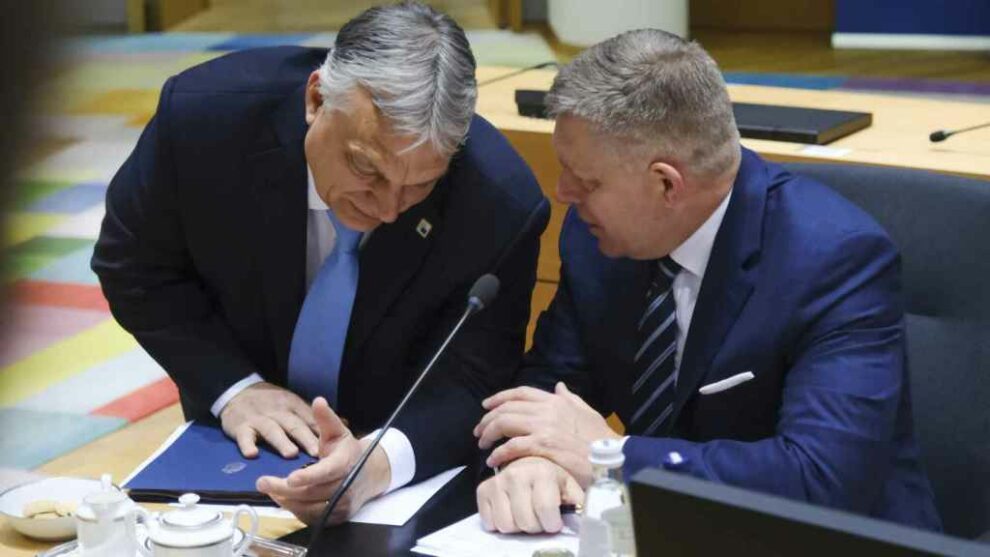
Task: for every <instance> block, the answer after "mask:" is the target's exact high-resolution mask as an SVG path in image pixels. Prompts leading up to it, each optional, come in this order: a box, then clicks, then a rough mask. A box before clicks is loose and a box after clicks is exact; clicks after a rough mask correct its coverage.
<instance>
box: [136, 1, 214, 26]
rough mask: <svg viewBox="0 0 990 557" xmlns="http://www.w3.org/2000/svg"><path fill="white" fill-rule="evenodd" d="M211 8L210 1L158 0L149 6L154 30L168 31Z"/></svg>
mask: <svg viewBox="0 0 990 557" xmlns="http://www.w3.org/2000/svg"><path fill="white" fill-rule="evenodd" d="M209 7H210V2H209V0H157V1H154V2H152V3H150V4H149V11H150V12H151V13H149V17H150V18H151V19H152V21H153V22H154V27H153V28H154V29H160V30H162V31H168V30H169V29H171V28H172V27H175V26H176V25H178V24H179V23H181V22H182V21H183V20H185V19H187V18H189V16H192V15H195V14H197V13H199V12H201V11H203V10H205V9H207V8H209Z"/></svg>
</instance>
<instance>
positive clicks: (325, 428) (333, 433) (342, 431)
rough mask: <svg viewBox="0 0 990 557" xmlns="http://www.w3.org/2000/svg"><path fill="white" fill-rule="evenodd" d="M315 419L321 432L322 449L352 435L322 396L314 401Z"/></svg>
mask: <svg viewBox="0 0 990 557" xmlns="http://www.w3.org/2000/svg"><path fill="white" fill-rule="evenodd" d="M313 418H314V419H315V420H316V427H317V429H319V431H320V448H321V449H325V448H326V445H328V444H330V443H331V442H333V440H334V439H337V438H339V437H341V436H343V435H347V434H348V433H350V431H349V430H348V429H347V426H345V425H344V422H342V421H340V417H339V416H337V414H336V413H335V412H334V411H333V410H332V409H331V408H330V404H328V403H327V400H326V399H325V398H323V397H321V396H319V397H316V399H315V400H314V401H313Z"/></svg>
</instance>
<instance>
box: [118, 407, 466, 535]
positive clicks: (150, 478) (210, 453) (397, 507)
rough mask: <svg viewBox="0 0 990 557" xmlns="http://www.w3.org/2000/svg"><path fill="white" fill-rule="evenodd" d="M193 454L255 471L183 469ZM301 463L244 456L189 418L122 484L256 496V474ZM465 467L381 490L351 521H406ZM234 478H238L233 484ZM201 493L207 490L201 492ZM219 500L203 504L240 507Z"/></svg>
mask: <svg viewBox="0 0 990 557" xmlns="http://www.w3.org/2000/svg"><path fill="white" fill-rule="evenodd" d="M192 434H197V436H196V437H193V436H191V435H192ZM183 439H184V440H185V441H184V442H185V443H186V445H185V446H184V448H181V449H180V448H178V445H177V443H182V442H183V441H181V440H183ZM190 459H195V460H197V461H198V464H199V465H200V466H199V467H198V468H209V467H212V468H216V469H218V470H219V469H223V468H230V467H231V464H230V463H233V464H238V463H241V464H243V465H242V466H238V467H236V469H233V468H232V469H233V470H234V472H240V473H242V474H243V473H247V472H248V471H249V470H254V472H253V474H252V475H250V476H247V477H242V478H239V479H237V480H234V479H233V478H230V477H229V476H228V477H225V475H223V474H214V475H212V476H205V479H204V478H200V477H189V476H187V475H186V474H183V473H182V471H183V469H186V468H189V467H187V466H183V465H184V464H185V463H187V462H189V460H190ZM213 461H216V462H213ZM208 463H212V464H213V466H207V464H208ZM224 463H227V465H226V466H222V465H223V464H224ZM251 467H254V468H251ZM297 467H298V466H296V465H295V464H293V463H292V462H291V461H285V460H283V459H281V457H278V456H277V455H274V454H272V455H267V460H266V459H263V458H259V459H254V460H247V459H242V457H241V456H240V453H239V452H238V450H237V446H236V444H235V443H234V442H233V441H231V440H229V439H227V438H226V437H225V436H224V435H223V434H222V433H220V432H219V431H213V430H212V428H203V427H199V428H198V429H197V426H194V425H192V422H189V423H187V424H185V425H183V426H180V427H179V428H177V429H176V430H175V431H174V432H173V433H172V435H171V436H169V438H168V439H166V440H165V442H164V443H163V444H162V446H161V447H159V449H158V450H157V451H156V452H155V453H154V454H153V455H151V457H149V458H148V460H146V461H145V462H144V463H143V464H142V465H141V466H139V467H138V468H137V469H136V470H135V471H134V472H133V473H132V474H131V475H130V476H129V477H128V478H127V479H126V480H125V481H124V487H131V488H132V487H134V486H133V485H132V483H139V482H140V481H142V480H143V481H144V484H147V485H148V486H149V487H151V488H159V489H162V490H163V492H167V493H172V497H176V496H177V495H176V494H178V493H182V492H183V491H193V492H195V491H196V490H197V489H210V488H212V489H218V487H217V486H219V488H220V489H223V488H232V489H233V491H237V490H240V491H243V492H245V493H248V494H249V495H250V493H251V492H253V493H255V496H254V497H255V499H257V498H261V494H258V493H256V492H254V481H255V480H256V479H257V476H258V475H264V474H271V475H278V476H281V475H285V474H286V473H288V471H291V470H294V469H296V468H297ZM463 469H464V467H463V466H461V467H458V468H453V469H451V470H447V471H446V472H442V473H440V474H438V475H436V476H434V477H433V478H430V479H428V480H426V481H423V482H420V483H418V484H415V485H410V486H407V487H404V488H401V489H397V490H395V491H393V492H392V493H389V494H388V495H383V496H382V497H379V498H377V499H375V500H373V501H370V502H368V503H367V504H366V505H365V506H364V507H363V508H362V509H361V510H360V511H359V512H358V513H357V514H356V515H354V517H352V518H351V522H364V523H368V524H386V525H390V526H402V525H403V524H405V523H406V522H407V521H408V520H409V519H410V518H412V517H413V515H415V514H416V512H417V511H418V510H419V509H420V508H422V506H423V505H425V504H426V502H427V501H429V500H430V498H431V497H433V496H434V495H435V494H436V493H437V492H438V491H440V488H442V487H443V486H444V485H446V484H447V482H449V481H450V480H452V479H453V478H454V477H455V476H456V475H457V474H458V473H459V472H460V471H461V470H463ZM218 478H219V479H218ZM197 482H198V483H197ZM234 482H237V483H236V484H235V483H234ZM142 485H143V484H142ZM163 486H166V487H167V489H163ZM204 486H207V487H204ZM200 495H203V494H202V493H200ZM173 500H174V499H173ZM216 502H217V503H221V504H209V505H206V504H203V505H201V506H205V507H210V508H216V509H219V510H223V511H233V510H234V509H236V508H237V507H236V506H235V505H228V504H223V503H227V502H229V499H228V500H227V501H216ZM244 502H246V503H249V504H251V506H252V507H253V508H254V509H255V510H256V511H257V512H258V514H259V515H261V516H266V517H273V518H292V513H290V512H288V511H285V510H283V509H279V508H274V507H272V506H271V504H272V503H271V502H270V500H269V502H268V505H267V506H266V505H256V504H253V503H252V502H251V501H250V500H245V501H244Z"/></svg>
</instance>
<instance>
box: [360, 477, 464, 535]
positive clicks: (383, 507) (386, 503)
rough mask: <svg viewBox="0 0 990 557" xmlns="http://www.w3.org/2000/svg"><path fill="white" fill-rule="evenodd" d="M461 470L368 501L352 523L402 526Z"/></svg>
mask: <svg viewBox="0 0 990 557" xmlns="http://www.w3.org/2000/svg"><path fill="white" fill-rule="evenodd" d="M461 470H464V467H463V466H458V467H457V468H452V469H450V470H447V471H446V472H441V473H439V474H437V475H436V476H433V477H432V478H430V479H428V480H424V481H422V482H420V483H418V484H415V485H410V486H406V487H403V488H401V489H396V490H395V491H393V492H392V493H389V494H388V495H383V496H381V497H379V498H378V499H375V500H373V501H368V503H366V504H365V505H364V507H363V508H362V509H361V510H360V511H358V513H357V514H356V515H354V516H353V517H351V522H363V523H365V524H388V525H389V526H402V525H403V524H405V523H406V522H407V521H408V520H409V519H410V518H412V517H413V515H414V514H416V511H418V510H419V509H421V508H422V507H423V505H425V504H426V502H427V501H429V500H430V498H431V497H433V496H434V495H436V493H437V492H438V491H440V488H441V487H443V486H445V485H447V482H449V481H450V480H452V479H454V477H455V476H457V474H460V473H461Z"/></svg>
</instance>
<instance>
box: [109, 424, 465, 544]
mask: <svg viewBox="0 0 990 557" xmlns="http://www.w3.org/2000/svg"><path fill="white" fill-rule="evenodd" d="M190 425H192V422H187V423H185V424H183V425H181V426H179V427H177V428H176V429H175V431H173V432H172V434H171V435H169V436H168V439H166V440H165V442H164V443H162V446H161V447H158V450H157V451H155V452H154V454H152V455H151V456H150V457H148V459H147V460H145V461H144V462H143V463H141V465H140V466H138V467H137V468H136V469H135V470H134V471H133V472H131V474H130V475H129V476H127V479H126V480H124V483H123V484H122V485H123V486H124V487H127V483H128V482H130V481H131V480H132V479H133V478H134V477H135V476H137V475H138V474H139V473H141V471H142V470H144V469H145V468H146V467H147V466H148V465H149V464H151V463H152V461H154V460H155V459H156V458H158V456H159V455H161V454H162V453H163V452H165V450H166V449H168V448H169V447H170V446H171V445H172V443H175V441H176V440H177V439H178V438H179V437H180V436H181V435H182V433H183V432H185V431H186V429H188V428H189V426H190ZM461 470H464V467H463V466H460V467H457V468H452V469H450V470H447V471H446V472H441V473H440V474H437V475H436V476H433V477H432V478H430V479H428V480H424V481H422V482H420V483H418V484H415V485H410V486H406V487H403V488H401V489H396V490H395V491H393V492H392V493H389V494H388V495H383V496H381V497H379V498H377V499H374V500H372V501H369V502H368V503H366V504H365V505H364V507H363V508H362V509H361V510H360V511H358V513H357V514H356V515H354V516H353V517H351V522H363V523H366V524H387V525H389V526H402V525H403V524H405V523H406V522H407V521H408V520H409V519H410V518H412V517H413V515H415V514H416V512H417V511H419V509H421V508H422V507H423V505H425V504H426V502H427V501H429V500H430V498H431V497H433V496H434V495H435V494H436V492H438V491H440V488H441V487H443V486H445V485H447V482H449V481H450V480H452V479H454V477H455V476H457V474H459V473H460V472H461ZM200 506H202V507H206V508H210V509H217V510H219V511H222V512H234V510H236V509H237V506H236V505H200ZM252 508H253V509H254V510H255V511H257V513H258V516H263V517H270V518H293V515H292V513H290V512H289V511H286V510H283V509H279V508H275V507H266V506H252Z"/></svg>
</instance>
